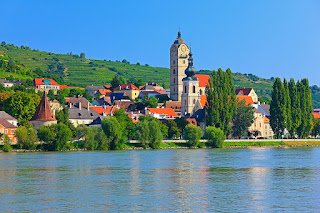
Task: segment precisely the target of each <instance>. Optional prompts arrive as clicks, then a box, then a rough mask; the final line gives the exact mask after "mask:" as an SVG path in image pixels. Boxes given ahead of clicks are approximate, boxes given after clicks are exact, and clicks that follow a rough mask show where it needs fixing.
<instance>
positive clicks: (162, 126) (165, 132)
mask: <svg viewBox="0 0 320 213" xmlns="http://www.w3.org/2000/svg"><path fill="white" fill-rule="evenodd" d="M143 120H148V121H152V120H154V121H155V122H157V123H158V125H159V126H160V129H161V133H162V136H163V137H168V127H167V126H166V125H165V124H163V123H162V122H161V121H160V120H158V119H155V118H153V117H151V116H150V115H148V116H140V117H139V121H143Z"/></svg>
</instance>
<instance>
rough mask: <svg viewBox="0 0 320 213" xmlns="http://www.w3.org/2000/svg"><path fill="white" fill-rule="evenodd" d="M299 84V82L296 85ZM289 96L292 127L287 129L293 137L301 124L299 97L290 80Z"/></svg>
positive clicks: (294, 84)
mask: <svg viewBox="0 0 320 213" xmlns="http://www.w3.org/2000/svg"><path fill="white" fill-rule="evenodd" d="M298 84H300V82H299V83H298ZM289 95H290V102H291V121H292V125H291V128H290V129H289V133H290V135H291V136H292V137H293V136H295V135H296V134H297V128H298V127H299V126H300V124H301V109H300V96H299V94H298V91H297V87H296V83H295V82H294V79H293V78H291V79H290V82H289Z"/></svg>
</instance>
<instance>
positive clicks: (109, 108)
mask: <svg viewBox="0 0 320 213" xmlns="http://www.w3.org/2000/svg"><path fill="white" fill-rule="evenodd" d="M90 109H93V110H94V111H96V112H97V113H98V114H100V115H102V114H103V113H105V114H107V115H110V114H111V113H112V114H114V112H115V111H117V110H119V108H117V107H116V106H106V107H103V106H91V107H90Z"/></svg>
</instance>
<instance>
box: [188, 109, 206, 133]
mask: <svg viewBox="0 0 320 213" xmlns="http://www.w3.org/2000/svg"><path fill="white" fill-rule="evenodd" d="M190 118H191V119H195V120H196V122H197V125H198V126H199V127H200V128H201V130H202V132H204V131H205V130H206V109H205V108H203V109H198V110H197V111H195V112H194V113H193V115H192V116H191V117H190Z"/></svg>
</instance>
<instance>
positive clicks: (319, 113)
mask: <svg viewBox="0 0 320 213" xmlns="http://www.w3.org/2000/svg"><path fill="white" fill-rule="evenodd" d="M312 115H313V118H315V119H316V118H317V119H319V118H320V112H313V113H312Z"/></svg>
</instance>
